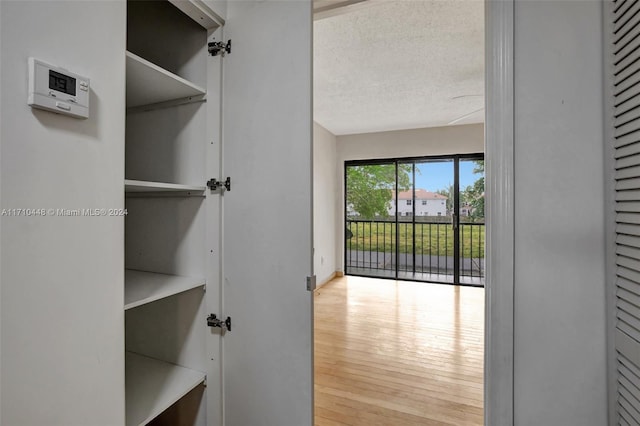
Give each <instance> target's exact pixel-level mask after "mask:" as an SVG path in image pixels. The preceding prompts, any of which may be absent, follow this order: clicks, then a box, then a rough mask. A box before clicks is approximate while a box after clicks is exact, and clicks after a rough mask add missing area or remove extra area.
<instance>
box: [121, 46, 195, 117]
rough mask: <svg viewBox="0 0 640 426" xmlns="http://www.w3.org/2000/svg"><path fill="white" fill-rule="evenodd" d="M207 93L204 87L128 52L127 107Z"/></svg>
mask: <svg viewBox="0 0 640 426" xmlns="http://www.w3.org/2000/svg"><path fill="white" fill-rule="evenodd" d="M206 93H207V91H206V90H205V89H203V88H202V87H200V86H198V85H196V84H193V83H191V82H190V81H188V80H185V79H184V78H182V77H180V76H178V75H175V74H173V73H171V72H169V71H167V70H165V69H163V68H161V67H159V66H157V65H155V64H153V63H151V62H149V61H147V60H146V59H143V58H141V57H140V56H138V55H135V54H133V53H131V52H127V108H132V107H139V106H143V105H152V104H158V103H162V102H167V101H172V100H176V99H184V98H189V97H193V96H203V95H205V94H206Z"/></svg>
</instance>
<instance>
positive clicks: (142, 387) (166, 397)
mask: <svg viewBox="0 0 640 426" xmlns="http://www.w3.org/2000/svg"><path fill="white" fill-rule="evenodd" d="M125 362H126V368H125V370H126V372H125V374H126V376H125V377H126V389H125V392H126V404H127V405H126V425H127V426H141V425H146V424H147V423H149V422H150V421H151V420H153V419H154V418H156V417H157V416H158V415H159V414H161V413H162V412H163V411H164V410H166V409H167V408H169V407H170V406H171V405H173V404H174V403H175V402H176V401H178V400H179V399H180V398H182V397H183V396H185V395H186V394H187V393H189V391H191V390H192V389H194V388H195V387H196V386H198V385H199V384H200V383H202V382H203V381H204V380H205V378H206V375H205V374H204V373H202V372H200V371H195V370H190V369H188V368H184V367H180V366H178V365H175V364H170V363H168V362H163V361H158V360H156V359H153V358H148V357H146V356H142V355H137V354H134V353H132V352H127V353H126V359H125Z"/></svg>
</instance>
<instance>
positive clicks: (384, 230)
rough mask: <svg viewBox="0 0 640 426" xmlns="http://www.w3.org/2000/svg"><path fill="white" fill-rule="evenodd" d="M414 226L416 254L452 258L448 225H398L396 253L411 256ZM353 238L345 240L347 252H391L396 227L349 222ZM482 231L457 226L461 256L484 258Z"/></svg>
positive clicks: (380, 223) (482, 227)
mask: <svg viewBox="0 0 640 426" xmlns="http://www.w3.org/2000/svg"><path fill="white" fill-rule="evenodd" d="M414 226H415V253H416V254H424V255H429V254H430V255H433V256H453V255H454V253H453V230H452V229H451V224H448V223H439V224H428V223H416V224H412V223H399V224H398V232H399V246H398V247H399V252H400V253H412V252H413V250H414V248H413V242H414V238H413V232H414ZM350 229H351V232H352V233H353V237H352V238H351V239H349V240H347V250H364V251H369V250H371V251H379V252H387V253H392V252H394V251H395V246H396V226H395V223H393V222H388V223H383V222H372V223H367V222H357V223H351V228H350ZM484 229H485V227H484V226H483V225H482V226H478V225H473V226H472V225H468V224H460V247H461V251H462V257H475V258H484Z"/></svg>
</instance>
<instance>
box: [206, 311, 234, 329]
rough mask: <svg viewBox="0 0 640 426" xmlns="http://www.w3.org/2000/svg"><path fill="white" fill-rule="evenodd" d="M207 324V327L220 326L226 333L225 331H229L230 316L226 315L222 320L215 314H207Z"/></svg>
mask: <svg viewBox="0 0 640 426" xmlns="http://www.w3.org/2000/svg"><path fill="white" fill-rule="evenodd" d="M207 325H208V326H209V327H217V328H221V329H222V331H224V332H225V333H226V332H227V331H231V317H227V319H226V320H224V321H222V320H221V319H219V318H218V317H217V316H216V314H209V316H208V317H207Z"/></svg>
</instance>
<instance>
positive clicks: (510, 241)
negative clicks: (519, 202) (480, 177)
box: [484, 0, 515, 426]
mask: <svg viewBox="0 0 640 426" xmlns="http://www.w3.org/2000/svg"><path fill="white" fill-rule="evenodd" d="M514 12H515V0H485V106H486V115H485V194H487V197H486V198H487V204H486V206H485V208H486V212H485V223H486V224H487V225H486V226H487V228H486V231H485V239H486V240H485V244H486V245H485V251H486V255H485V257H486V258H487V260H486V264H485V268H486V269H485V309H486V311H485V345H484V360H485V361H484V362H485V367H484V372H485V380H484V394H485V400H484V422H485V425H492V426H503V425H504V426H509V425H513V424H514V397H513V380H514V352H513V351H514V344H513V337H514V336H513V331H514V327H513V320H514V312H513V309H514V256H515V255H514V234H515V220H514V219H515V209H514V201H515V193H514V124H515V122H514V114H513V108H514V41H513V40H514Z"/></svg>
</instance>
